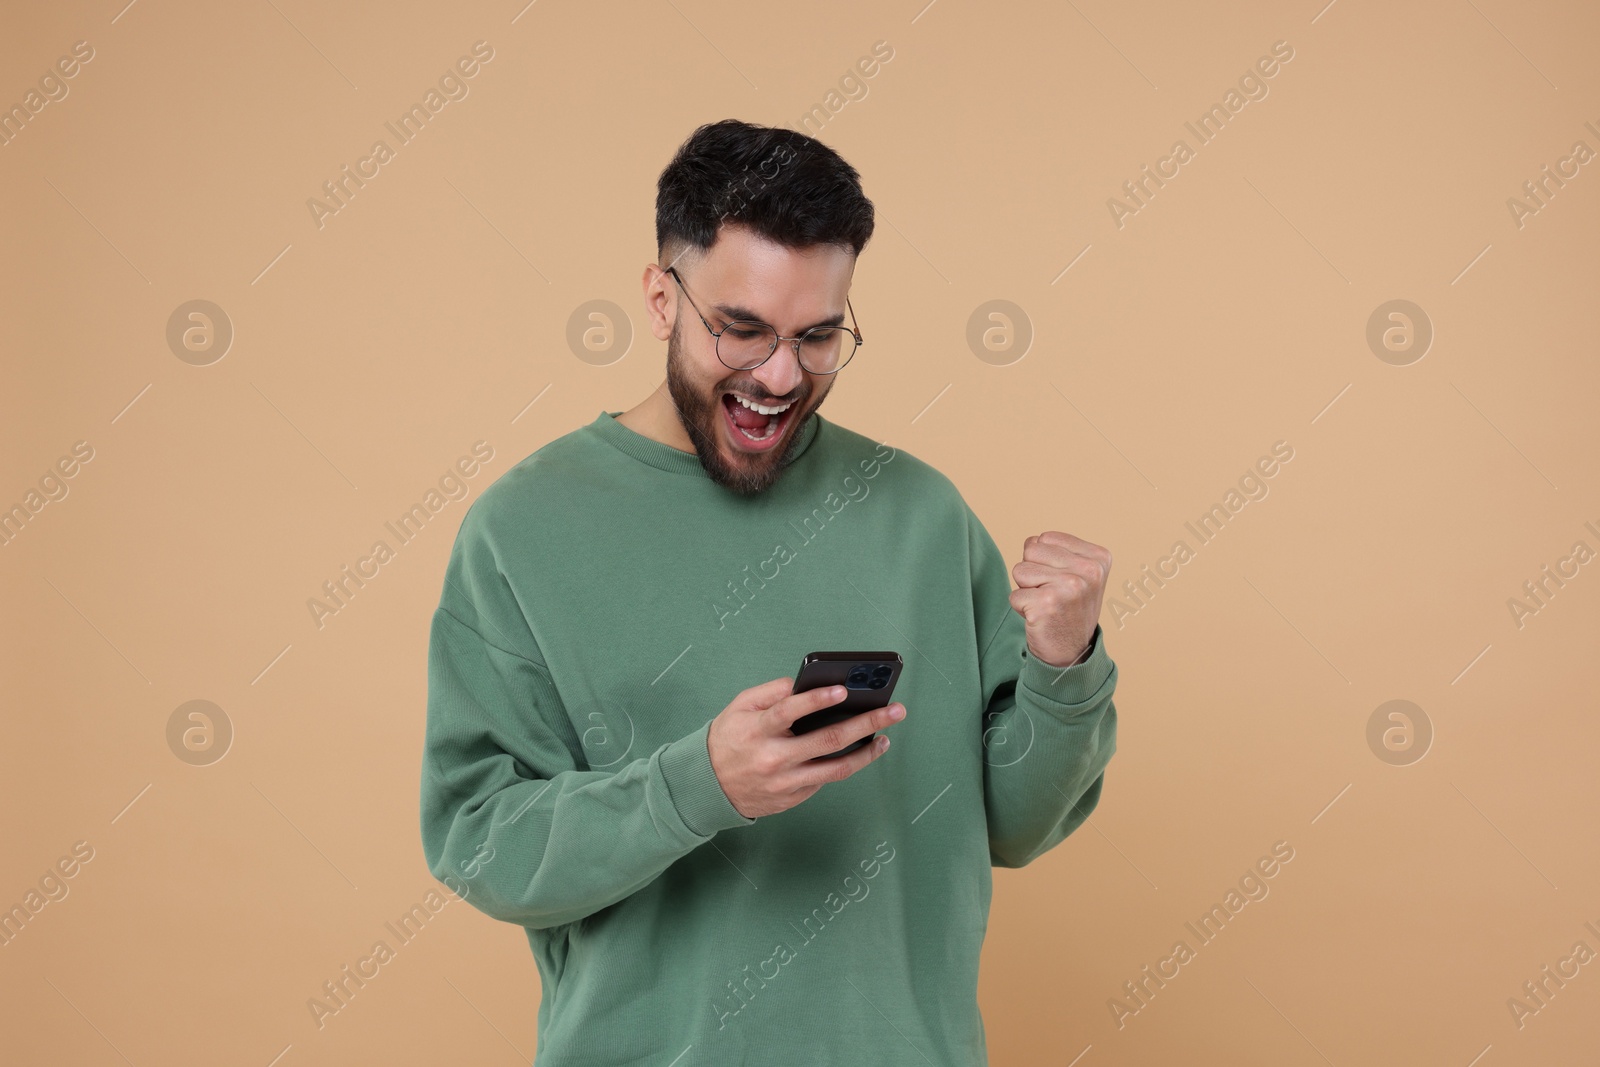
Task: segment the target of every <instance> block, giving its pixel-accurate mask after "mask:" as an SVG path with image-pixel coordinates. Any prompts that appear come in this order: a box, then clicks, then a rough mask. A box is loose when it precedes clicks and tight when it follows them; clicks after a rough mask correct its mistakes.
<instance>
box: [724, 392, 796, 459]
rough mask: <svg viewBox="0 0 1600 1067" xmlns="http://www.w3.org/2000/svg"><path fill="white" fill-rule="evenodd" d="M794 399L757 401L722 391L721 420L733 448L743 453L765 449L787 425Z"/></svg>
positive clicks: (790, 417)
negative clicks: (786, 401) (758, 402)
mask: <svg viewBox="0 0 1600 1067" xmlns="http://www.w3.org/2000/svg"><path fill="white" fill-rule="evenodd" d="M795 407H796V405H795V402H794V401H790V402H788V403H786V404H757V403H755V402H753V401H751V400H749V399H748V398H746V397H743V396H741V395H739V394H738V393H723V394H722V412H723V419H724V420H725V421H726V422H727V423H728V433H729V435H730V436H731V437H732V439H733V443H734V445H735V447H737V448H738V449H740V450H741V451H745V452H765V451H767V450H768V449H770V448H771V447H772V446H773V445H775V444H776V443H777V442H778V440H779V439H780V438H781V437H782V436H783V434H784V431H785V430H787V429H788V428H789V423H790V421H791V420H792V419H793V417H794V412H795Z"/></svg>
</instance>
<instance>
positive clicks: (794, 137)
mask: <svg viewBox="0 0 1600 1067" xmlns="http://www.w3.org/2000/svg"><path fill="white" fill-rule="evenodd" d="M723 222H737V223H743V224H745V225H748V226H750V227H751V228H752V229H754V230H755V231H756V232H757V233H759V234H760V235H761V236H763V237H765V238H767V239H768V240H770V241H774V242H776V243H778V244H782V245H787V246H789V247H790V248H804V247H807V246H809V245H818V244H832V245H839V246H841V247H848V248H849V249H850V250H851V252H853V253H854V254H856V255H860V254H861V249H862V248H863V247H864V246H865V245H866V243H867V240H868V239H869V238H870V237H871V236H872V228H873V210H872V201H871V200H868V199H867V198H866V196H865V194H863V193H862V191H861V176H860V175H859V174H858V173H856V169H855V168H854V167H852V166H851V165H850V164H848V163H846V162H845V161H844V159H843V158H841V157H840V155H839V153H837V152H835V151H834V150H833V149H831V148H829V147H828V146H827V145H825V144H823V143H822V142H821V141H818V140H817V139H816V138H814V137H808V136H806V135H805V134H803V133H799V132H797V131H795V130H789V129H785V128H783V127H781V126H756V125H752V124H751V123H748V122H741V121H739V120H738V119H723V120H722V121H721V122H712V123H707V124H706V125H704V126H701V127H700V128H699V129H697V130H695V131H694V133H693V134H691V135H690V136H689V139H688V140H686V141H684V142H683V144H682V145H681V146H680V147H679V148H678V152H677V155H675V156H673V157H672V162H671V163H668V164H667V166H666V169H664V170H663V171H662V172H661V177H660V179H659V180H658V181H657V183H656V251H657V253H658V254H659V255H660V256H661V257H662V263H663V264H664V265H668V263H669V261H668V260H667V258H666V257H667V254H668V252H671V253H672V255H673V258H674V259H676V258H677V257H678V256H680V255H682V254H683V253H685V252H688V254H689V255H690V256H693V255H696V254H697V252H696V251H690V250H691V249H693V250H698V251H699V252H703V251H705V250H707V249H709V248H710V247H711V246H712V245H713V244H715V243H716V240H717V229H718V227H719V226H720V225H721V224H722V223H723ZM684 246H687V248H686V247H684Z"/></svg>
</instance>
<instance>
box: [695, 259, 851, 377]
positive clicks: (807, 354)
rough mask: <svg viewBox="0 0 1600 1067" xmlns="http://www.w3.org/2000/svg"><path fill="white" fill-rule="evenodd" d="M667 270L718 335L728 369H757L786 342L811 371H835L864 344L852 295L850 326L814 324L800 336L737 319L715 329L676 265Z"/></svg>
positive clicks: (719, 350) (719, 353)
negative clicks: (783, 333)
mask: <svg viewBox="0 0 1600 1067" xmlns="http://www.w3.org/2000/svg"><path fill="white" fill-rule="evenodd" d="M666 273H668V274H670V275H672V278H673V280H674V281H676V282H677V283H678V288H680V289H683V295H684V296H685V297H687V298H688V300H689V306H690V307H692V308H694V313H695V314H696V315H699V316H700V321H701V322H702V323H704V324H705V328H706V329H707V330H709V331H710V333H711V336H712V337H715V338H716V347H717V358H718V359H720V360H721V361H722V363H723V365H724V366H726V367H727V368H728V369H729V370H754V369H755V368H757V367H759V366H761V364H763V363H765V362H766V361H767V360H768V359H770V358H771V356H772V353H774V352H776V351H777V350H778V342H779V341H787V342H789V344H790V345H791V346H792V347H793V348H794V355H795V359H797V360H799V361H800V366H802V367H804V368H805V369H806V371H807V372H808V373H810V374H833V373H834V372H836V371H838V370H840V369H841V368H842V367H844V365H845V364H846V363H849V362H850V357H851V356H854V355H855V354H856V349H857V348H859V347H860V346H861V345H862V343H863V341H862V337H861V331H860V330H859V329H858V328H857V327H856V309H855V308H853V307H850V298H849V297H845V301H844V304H845V307H847V308H850V328H849V329H846V328H845V327H843V326H813V327H812V328H811V329H809V330H807V331H806V332H805V333H803V334H801V335H800V336H799V337H784V336H783V335H781V334H779V333H778V331H777V330H776V329H774V328H773V327H771V326H768V325H767V324H766V323H764V322H757V321H755V320H753V319H735V320H734V321H733V322H730V323H728V324H727V325H726V326H724V327H723V328H722V329H720V330H713V329H711V323H709V322H706V317H705V316H704V315H702V314H701V313H700V307H699V305H698V304H696V303H695V302H694V297H692V296H689V290H688V289H686V288H684V285H683V279H682V278H680V277H678V270H677V268H676V267H668V268H667V270H666Z"/></svg>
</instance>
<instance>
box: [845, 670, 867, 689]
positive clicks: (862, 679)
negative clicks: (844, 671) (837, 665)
mask: <svg viewBox="0 0 1600 1067" xmlns="http://www.w3.org/2000/svg"><path fill="white" fill-rule="evenodd" d="M866 681H867V668H866V667H864V666H857V667H853V668H851V670H850V674H849V677H847V678H846V679H845V684H846V685H847V686H850V687H852V688H856V689H859V688H861V686H863V685H865V684H866Z"/></svg>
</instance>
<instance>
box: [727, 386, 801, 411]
mask: <svg viewBox="0 0 1600 1067" xmlns="http://www.w3.org/2000/svg"><path fill="white" fill-rule="evenodd" d="M724 393H732V394H733V395H734V396H742V397H744V398H745V399H746V400H748V401H750V402H751V403H752V404H760V405H762V406H763V407H776V406H777V405H779V404H798V403H799V402H800V401H802V400H804V399H806V397H807V396H808V395H809V392H808V391H807V390H805V389H802V390H801V391H800V392H798V393H796V394H795V395H794V396H788V397H784V396H765V395H762V396H757V395H755V394H753V393H750V392H747V391H746V390H743V389H719V390H718V391H717V399H719V400H720V399H722V395H723V394H724Z"/></svg>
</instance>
